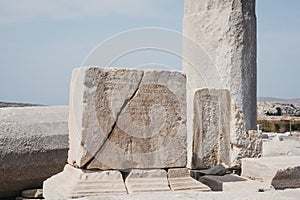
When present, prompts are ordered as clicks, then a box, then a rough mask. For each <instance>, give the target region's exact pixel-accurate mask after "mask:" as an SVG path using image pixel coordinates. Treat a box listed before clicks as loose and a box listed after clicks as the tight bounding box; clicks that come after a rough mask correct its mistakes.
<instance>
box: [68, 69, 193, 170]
mask: <svg viewBox="0 0 300 200" xmlns="http://www.w3.org/2000/svg"><path fill="white" fill-rule="evenodd" d="M185 91H186V78H185V76H184V75H183V74H182V73H180V72H178V71H160V70H136V69H122V68H103V67H81V68H77V69H75V70H74V71H73V75H72V80H71V94H70V117H69V131H70V132H69V137H70V138H69V139H70V150H69V156H68V162H69V163H70V164H71V165H73V166H78V167H80V168H86V169H132V168H148V169H151V168H170V167H184V166H186V157H187V156H186V135H187V133H186V92H185Z"/></svg>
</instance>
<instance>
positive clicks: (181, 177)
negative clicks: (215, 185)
mask: <svg viewBox="0 0 300 200" xmlns="http://www.w3.org/2000/svg"><path fill="white" fill-rule="evenodd" d="M168 181H169V185H170V187H171V190H173V191H177V190H199V191H203V192H206V191H211V189H210V188H209V187H207V186H206V185H204V184H203V183H200V182H199V181H196V180H195V179H193V178H192V177H191V176H190V175H189V171H188V169H186V168H177V169H169V170H168Z"/></svg>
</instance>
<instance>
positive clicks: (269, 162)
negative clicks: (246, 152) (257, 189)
mask: <svg viewBox="0 0 300 200" xmlns="http://www.w3.org/2000/svg"><path fill="white" fill-rule="evenodd" d="M242 176H244V177H248V178H250V179H254V180H260V181H263V182H265V183H266V184H268V185H270V186H271V185H272V186H273V187H274V188H275V189H287V188H299V187H300V181H299V180H300V157H299V156H286V157H262V158H244V159H242Z"/></svg>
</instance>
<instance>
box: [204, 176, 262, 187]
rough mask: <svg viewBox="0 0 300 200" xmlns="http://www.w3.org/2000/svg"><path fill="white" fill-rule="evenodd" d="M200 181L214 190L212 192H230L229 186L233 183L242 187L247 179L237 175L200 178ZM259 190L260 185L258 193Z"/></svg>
mask: <svg viewBox="0 0 300 200" xmlns="http://www.w3.org/2000/svg"><path fill="white" fill-rule="evenodd" d="M198 180H199V181H200V182H202V183H204V184H205V185H207V186H209V187H210V188H211V189H212V191H225V190H230V186H229V185H231V184H232V183H238V185H241V186H242V185H243V184H244V182H245V181H247V179H245V178H242V177H239V176H237V175H233V174H227V175H224V176H215V175H205V176H201V177H199V179H198ZM247 184H249V183H247ZM228 188H229V189H228ZM241 188H242V187H241ZM244 188H245V187H244ZM246 188H247V187H246ZM236 189H237V188H236ZM258 189H259V185H257V188H256V191H258Z"/></svg>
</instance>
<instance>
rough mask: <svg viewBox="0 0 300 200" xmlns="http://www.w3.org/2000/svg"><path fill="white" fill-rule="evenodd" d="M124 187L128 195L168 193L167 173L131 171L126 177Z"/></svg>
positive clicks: (155, 170) (153, 170) (160, 170)
mask: <svg viewBox="0 0 300 200" xmlns="http://www.w3.org/2000/svg"><path fill="white" fill-rule="evenodd" d="M125 185H126V188H127V191H128V193H129V194H132V193H138V192H161V191H170V188H169V184H168V178H167V172H166V171H165V170H163V169H151V170H138V169H133V170H132V171H131V172H130V173H129V175H128V176H127V177H126V180H125Z"/></svg>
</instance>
